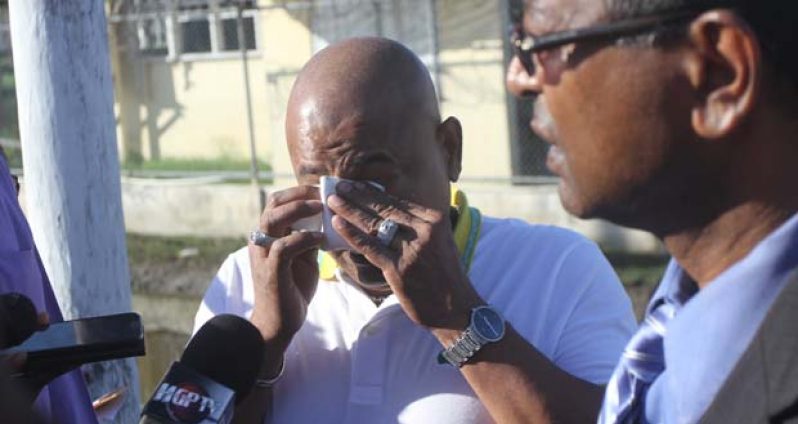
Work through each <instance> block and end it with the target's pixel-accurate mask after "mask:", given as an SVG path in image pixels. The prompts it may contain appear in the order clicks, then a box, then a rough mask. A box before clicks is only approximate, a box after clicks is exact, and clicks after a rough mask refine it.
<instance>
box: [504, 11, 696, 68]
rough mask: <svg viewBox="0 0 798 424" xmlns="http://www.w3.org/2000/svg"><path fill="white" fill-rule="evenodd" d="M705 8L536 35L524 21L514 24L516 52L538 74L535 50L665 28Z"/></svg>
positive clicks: (513, 37)
mask: <svg viewBox="0 0 798 424" xmlns="http://www.w3.org/2000/svg"><path fill="white" fill-rule="evenodd" d="M704 11H705V9H702V10H680V11H675V12H671V13H668V14H662V15H655V16H643V17H639V18H633V19H626V20H620V21H615V22H611V23H608V24H604V25H596V26H592V27H587V28H578V29H571V30H565V31H558V32H553V33H550V34H545V35H540V36H533V35H529V34H526V33H524V32H523V30H522V28H521V25H514V26H513V27H512V28H511V31H512V32H511V34H510V43H511V44H512V46H513V50H514V51H515V55H516V56H517V57H518V59H519V60H520V61H521V64H522V65H523V66H524V69H525V70H526V72H527V74H529V75H530V76H531V75H534V74H535V59H534V54H536V53H539V52H542V51H544V50H550V49H554V48H557V47H561V46H564V45H567V44H571V43H575V42H577V41H584V40H590V39H594V40H595V39H605V40H607V39H610V40H611V39H618V38H621V37H626V36H630V35H638V34H644V33H646V32H649V31H652V30H655V29H659V28H663V27H665V26H668V25H672V24H674V23H678V22H681V21H685V20H688V19H692V18H694V17H696V16H698V15H699V14H701V13H703V12H704Z"/></svg>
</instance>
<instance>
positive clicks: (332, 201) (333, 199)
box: [327, 194, 344, 206]
mask: <svg viewBox="0 0 798 424" xmlns="http://www.w3.org/2000/svg"><path fill="white" fill-rule="evenodd" d="M327 204H328V205H330V206H342V205H343V204H344V200H343V199H341V198H340V197H338V196H336V195H334V194H333V195H330V197H328V198H327Z"/></svg>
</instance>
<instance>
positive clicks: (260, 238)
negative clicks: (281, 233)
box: [249, 230, 279, 249]
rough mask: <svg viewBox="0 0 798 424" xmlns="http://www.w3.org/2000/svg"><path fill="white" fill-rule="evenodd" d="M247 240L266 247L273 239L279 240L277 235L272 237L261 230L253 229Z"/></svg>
mask: <svg viewBox="0 0 798 424" xmlns="http://www.w3.org/2000/svg"><path fill="white" fill-rule="evenodd" d="M249 240H250V241H251V242H252V243H253V244H255V245H256V246H260V247H265V248H267V249H268V248H269V247H271V245H272V244H273V243H274V242H275V241H277V240H279V237H272V236H270V235H268V234H266V233H264V232H263V231H260V230H255V231H252V232H251V233H249Z"/></svg>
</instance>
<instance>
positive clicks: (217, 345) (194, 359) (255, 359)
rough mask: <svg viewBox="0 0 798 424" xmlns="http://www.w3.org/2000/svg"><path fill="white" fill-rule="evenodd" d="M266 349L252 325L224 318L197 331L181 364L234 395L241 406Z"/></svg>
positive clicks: (237, 318) (236, 318)
mask: <svg viewBox="0 0 798 424" xmlns="http://www.w3.org/2000/svg"><path fill="white" fill-rule="evenodd" d="M264 349H265V347H264V344H263V338H262V336H261V334H260V331H258V329H257V328H255V326H254V325H252V323H250V322H249V321H247V320H246V319H244V318H241V317H238V316H235V315H229V314H223V315H217V316H215V317H213V318H211V319H210V320H209V321H208V322H206V323H205V325H203V326H202V327H201V328H200V329H199V331H197V334H195V335H194V337H192V338H191V340H190V341H189V342H188V345H187V346H186V349H185V351H183V356H182V357H181V358H180V363H182V364H184V365H186V366H188V367H190V368H191V369H193V370H194V371H196V372H198V373H200V374H202V375H204V376H206V377H208V378H210V379H212V380H214V381H216V382H217V383H220V384H224V385H225V386H227V387H229V388H230V389H232V390H233V391H235V393H236V403H238V402H240V401H241V400H243V399H244V398H246V397H247V395H248V394H249V391H250V390H251V389H252V386H253V385H254V384H255V380H256V379H257V376H258V373H259V372H260V367H261V364H262V363H263V359H264V358H263V356H264Z"/></svg>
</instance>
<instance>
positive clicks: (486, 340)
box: [196, 38, 634, 423]
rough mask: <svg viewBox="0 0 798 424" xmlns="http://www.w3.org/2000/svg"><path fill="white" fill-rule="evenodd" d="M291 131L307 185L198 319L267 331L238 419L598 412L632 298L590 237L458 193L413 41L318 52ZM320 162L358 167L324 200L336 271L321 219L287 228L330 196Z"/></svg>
mask: <svg viewBox="0 0 798 424" xmlns="http://www.w3.org/2000/svg"><path fill="white" fill-rule="evenodd" d="M286 135H287V141H288V147H289V151H290V155H291V161H292V165H293V169H294V172H295V175H296V178H297V181H298V185H297V186H296V187H292V188H288V189H286V190H283V191H279V192H276V193H273V194H271V196H270V198H269V202H268V205H267V207H266V209H265V211H264V212H263V215H262V217H261V221H260V228H259V230H260V232H261V233H262V236H261V238H260V241H259V244H254V243H250V245H249V246H248V247H247V248H244V249H241V250H239V251H238V252H235V253H233V254H232V255H230V257H229V258H228V259H227V261H226V262H225V263H224V264H223V265H222V267H221V269H220V270H219V273H218V275H217V276H216V278H215V279H214V280H213V282H212V284H211V286H210V288H209V289H208V292H207V294H206V295H205V299H204V301H203V304H202V306H201V307H200V310H199V312H198V313H197V318H196V328H199V327H200V326H201V325H202V324H203V323H204V322H205V321H206V320H208V319H209V318H211V317H212V316H214V315H216V314H220V313H234V314H238V315H241V316H245V317H248V318H249V319H250V320H251V321H252V322H253V323H254V324H255V325H256V326H257V327H258V328H259V329H260V331H261V333H262V335H263V338H264V341H265V343H266V345H267V351H268V354H267V355H266V357H265V358H264V363H263V367H262V371H261V375H260V380H259V382H258V384H257V387H256V388H255V389H254V391H253V393H252V394H251V395H250V397H249V398H248V399H246V401H245V402H244V403H243V405H242V406H240V407H239V408H238V409H237V410H236V418H237V419H238V420H239V421H240V422H263V421H264V420H265V421H267V422H280V423H310V422H313V423H341V422H347V423H394V422H409V423H426V422H428V423H481V422H491V421H498V422H520V421H523V422H527V421H535V422H544V421H548V420H552V421H563V422H573V421H586V420H595V417H596V414H597V411H598V408H599V405H600V401H601V395H602V385H603V384H605V383H606V382H607V380H608V379H609V377H610V374H611V373H612V370H613V367H614V364H615V363H616V361H617V359H618V357H619V356H620V353H621V350H622V349H623V346H624V344H625V343H626V341H627V340H628V338H629V336H630V335H631V333H632V331H633V329H634V318H633V315H632V310H631V304H630V302H629V300H628V298H627V297H626V295H625V293H624V291H623V289H622V287H621V285H620V284H619V282H618V280H617V277H616V276H615V274H614V272H613V270H612V269H611V267H610V266H609V264H608V263H607V262H606V260H605V259H604V258H603V257H602V255H601V253H600V251H599V249H598V248H597V247H596V245H595V244H593V243H591V242H589V241H587V240H585V239H584V238H582V237H580V236H578V235H576V234H574V233H571V232H569V231H566V230H563V229H559V228H554V227H548V226H535V225H529V224H526V223H523V222H520V221H518V220H505V219H495V218H489V217H483V216H482V215H481V214H480V213H479V212H478V210H477V209H475V208H472V207H469V206H468V204H467V201H466V198H465V196H464V195H463V194H462V193H457V194H456V195H455V196H452V194H451V192H450V183H451V182H454V181H457V179H458V177H459V175H460V167H461V165H460V159H461V143H462V136H461V128H460V124H459V122H458V121H457V120H456V119H455V118H448V119H446V120H441V116H440V113H439V110H438V102H437V98H436V95H435V90H434V87H433V85H432V82H431V80H430V78H429V74H428V72H427V70H426V68H425V67H424V65H423V64H422V63H421V62H420V61H419V59H418V58H417V57H416V56H415V55H413V53H411V52H410V51H409V50H407V49H406V48H405V47H403V46H401V45H400V44H398V43H396V42H393V41H389V40H385V39H379V38H360V39H352V40H348V41H345V42H342V43H340V44H336V45H333V46H330V47H328V48H327V49H325V50H323V51H321V52H319V53H318V54H317V55H315V56H314V57H313V58H312V59H311V60H310V62H309V63H308V64H307V65H306V66H305V67H304V69H303V70H302V71H301V73H300V75H299V76H298V78H297V80H296V83H295V85H294V87H293V90H292V93H291V97H290V99H289V105H288V113H287V119H286ZM323 175H333V176H337V177H341V178H346V179H349V180H354V181H356V182H341V183H339V184H338V185H337V192H338V194H337V195H332V196H330V197H328V198H327V199H326V200H327V203H328V205H329V207H330V208H331V209H332V210H333V212H334V213H335V216H334V218H333V221H332V224H333V227H334V228H335V230H337V231H338V232H339V233H340V234H341V235H342V237H343V238H344V239H345V240H346V241H347V243H348V244H349V245H350V246H351V248H352V249H351V250H346V251H336V252H331V253H330V256H331V257H332V258H333V259H334V264H335V265H336V267H335V268H337V269H335V270H334V272H331V273H329V275H325V274H327V272H326V271H325V269H326V267H325V266H324V264H325V260H326V259H325V258H326V256H324V255H323V256H321V257H319V256H317V255H318V254H319V247H320V245H321V244H322V240H323V235H322V234H321V233H318V232H313V231H304V232H296V231H293V232H292V231H291V228H292V226H294V225H295V223H296V222H297V221H298V220H300V219H303V218H307V217H310V216H313V215H316V214H318V213H319V212H321V211H322V203H321V201H320V195H319V190H318V188H317V187H316V184H318V182H319V178H320V176H323ZM364 181H371V182H376V183H378V184H379V185H381V186H383V187H384V188H385V191H384V192H382V191H380V190H378V189H376V188H374V187H373V186H372V185H370V184H366V183H364ZM452 197H454V199H455V202H454V204H451V203H450V199H451V198H452ZM390 227H395V228H396V229H397V231H396V232H395V234H393V233H394V231H392V230H391V229H390ZM264 240H266V242H264ZM319 258H320V259H319ZM320 262H321V263H322V267H321V271H322V272H321V274H320V268H319V263H320Z"/></svg>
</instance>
